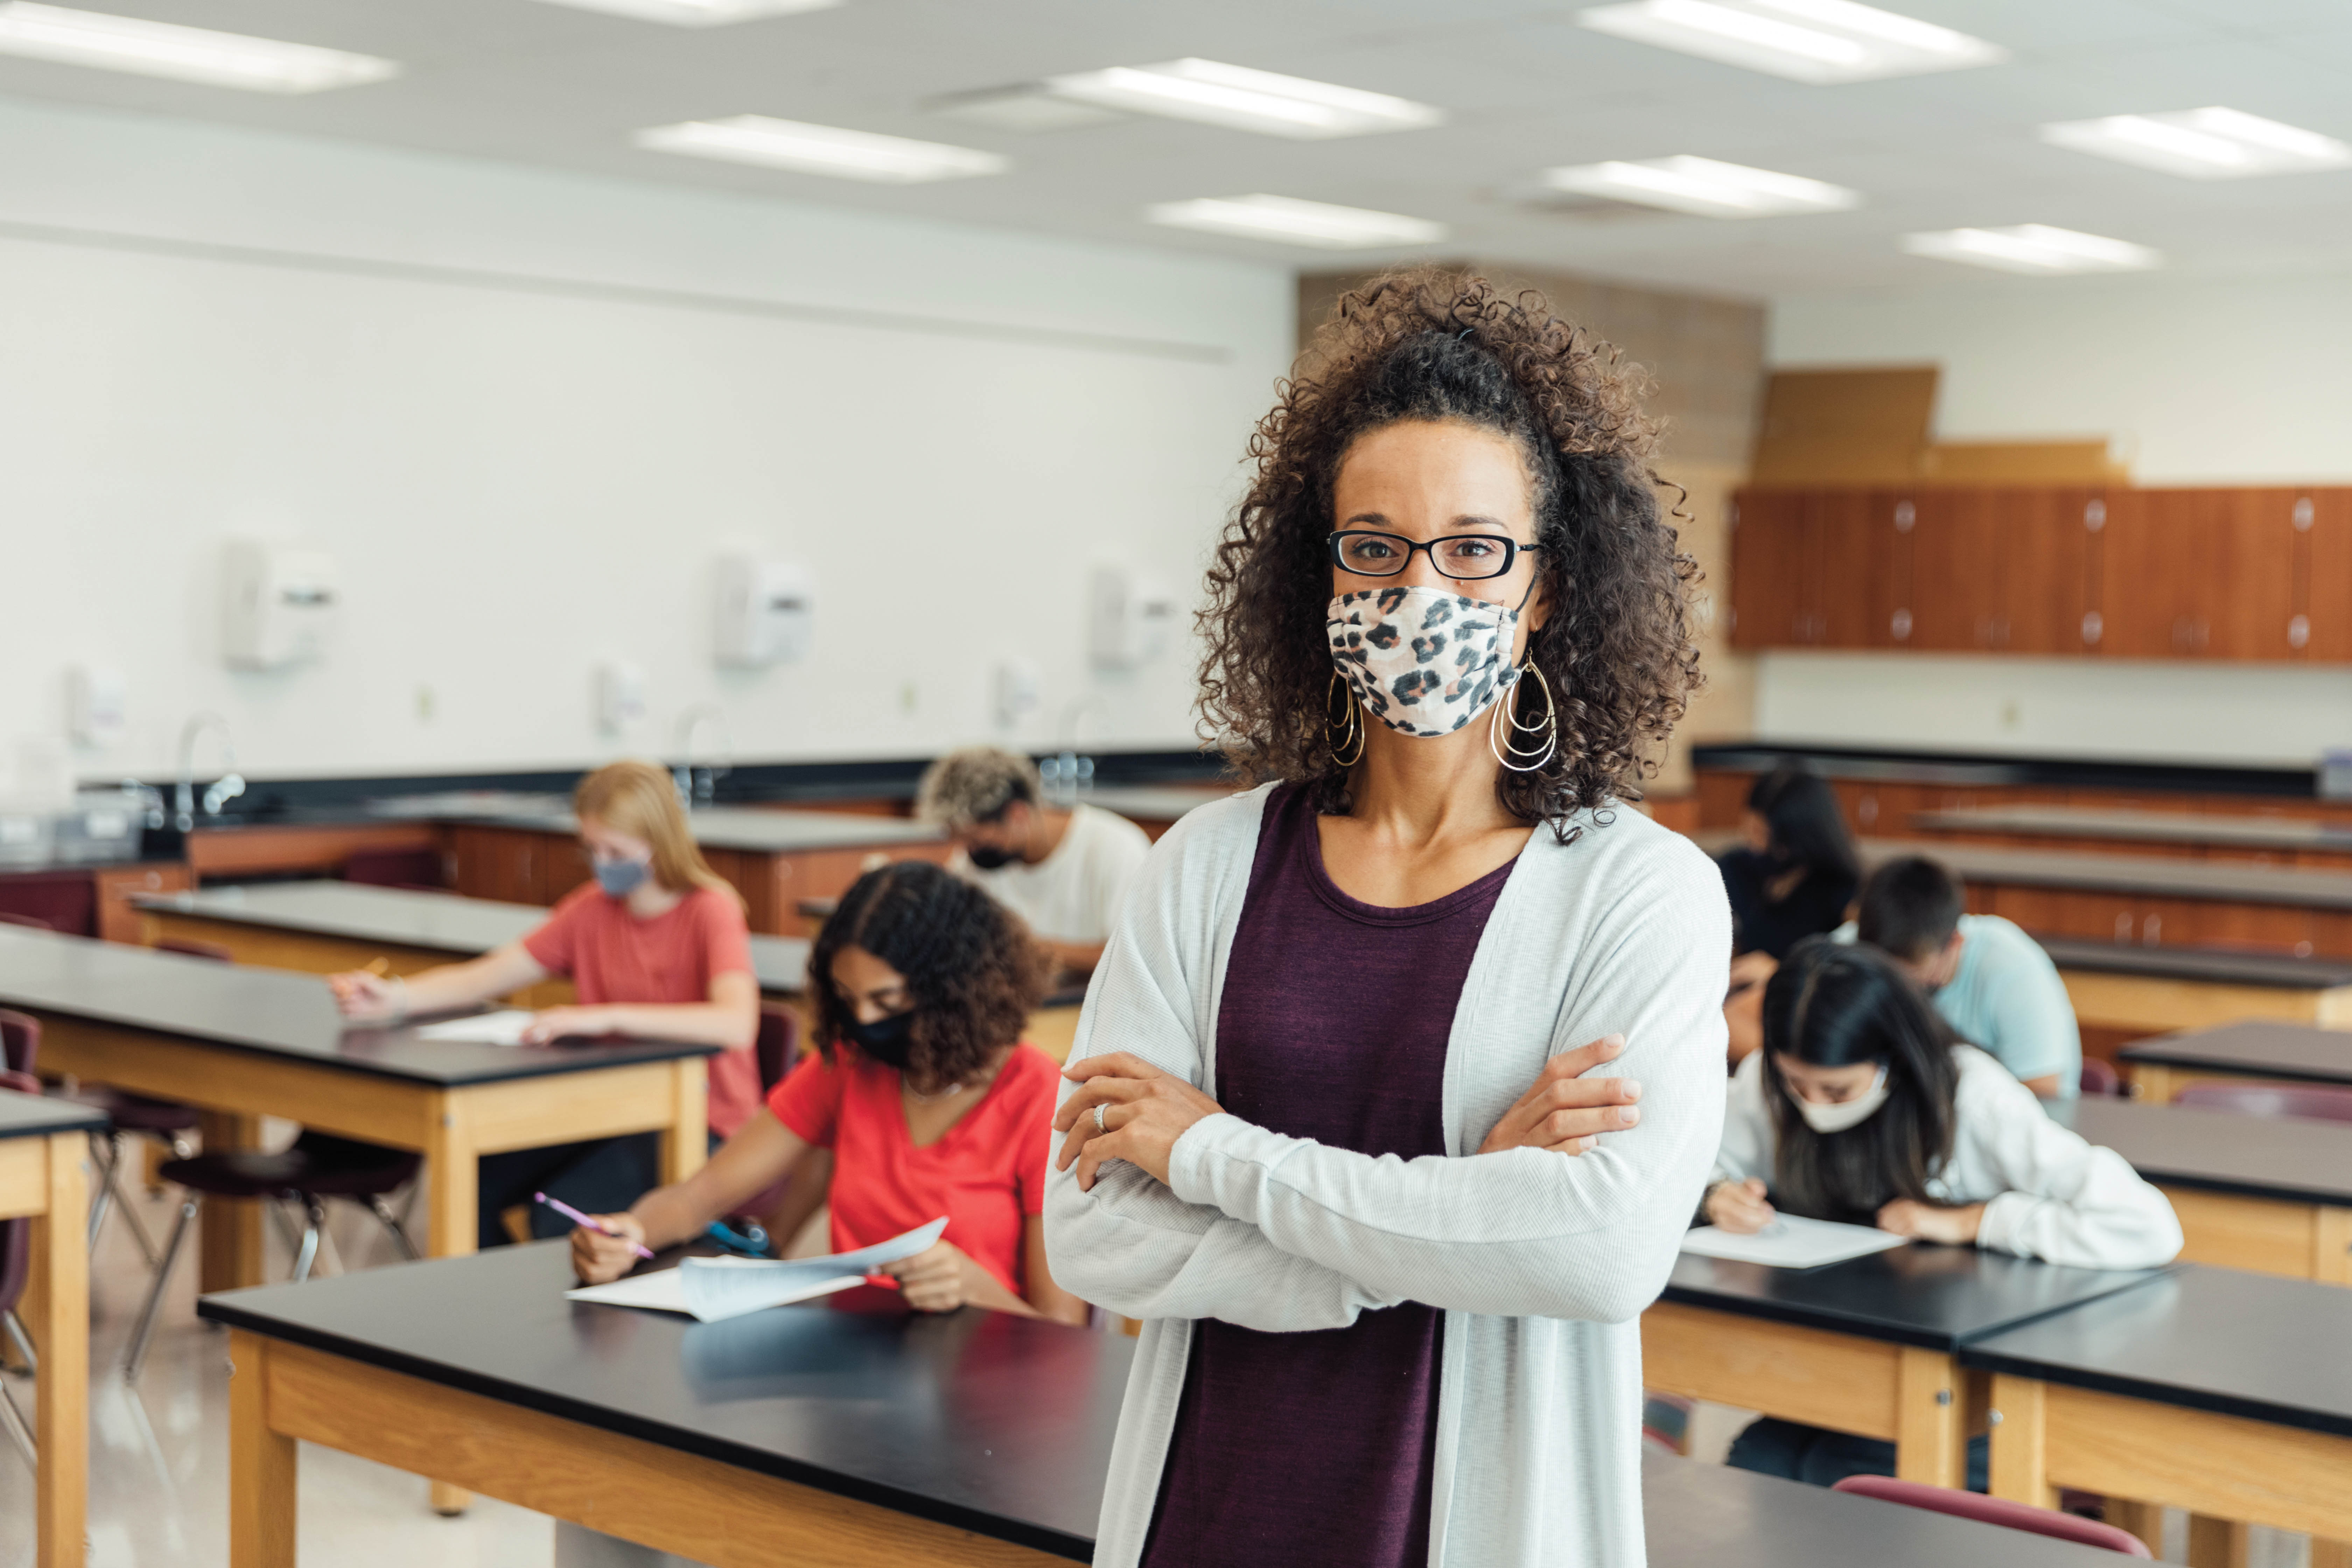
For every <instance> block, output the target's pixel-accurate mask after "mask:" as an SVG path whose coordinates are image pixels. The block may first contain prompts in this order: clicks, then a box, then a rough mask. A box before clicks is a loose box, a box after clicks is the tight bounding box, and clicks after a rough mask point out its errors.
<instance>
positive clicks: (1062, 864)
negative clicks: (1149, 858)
mask: <svg viewBox="0 0 2352 1568" xmlns="http://www.w3.org/2000/svg"><path fill="white" fill-rule="evenodd" d="M915 809H916V815H918V816H920V817H921V818H922V819H923V820H924V821H926V822H931V823H936V824H938V825H939V826H941V827H943V828H945V829H947V831H948V834H949V836H950V837H952V838H953V839H954V840H955V841H956V845H957V847H958V851H959V853H958V854H957V856H956V858H955V859H954V860H953V861H952V862H951V863H950V869H951V870H953V871H955V872H956V874H957V875H959V876H961V877H963V878H965V879H967V880H969V881H971V882H972V883H973V884H974V885H976V886H978V887H981V888H984V889H987V890H988V892H989V894H990V896H991V897H992V898H994V899H995V900H996V901H997V902H998V903H1000V904H1003V906H1004V907H1005V908H1006V909H1009V910H1012V911H1013V913H1014V914H1016V915H1019V916H1020V917H1021V918H1022V920H1024V921H1026V922H1027V923H1028V926H1029V929H1030V931H1032V932H1034V934H1035V936H1036V938H1037V940H1038V941H1039V942H1042V943H1044V944H1045V948H1046V950H1047V951H1048V952H1051V953H1052V954H1053V957H1054V962H1055V965H1056V966H1057V967H1058V968H1059V969H1061V970H1062V971H1063V972H1064V973H1067V974H1072V975H1076V976H1080V977H1084V976H1086V975H1089V974H1092V973H1094V972H1095V965H1097V963H1101V962H1102V954H1103V943H1104V942H1107V941H1108V939H1109V937H1110V928H1111V922H1112V921H1113V920H1115V919H1116V918H1117V917H1118V909H1119V905H1120V904H1121V903H1122V902H1124V901H1125V900H1126V898H1127V889H1128V884H1129V883H1130V882H1132V881H1133V880H1134V879H1135V873H1136V872H1137V870H1138V869H1139V868H1141V866H1142V865H1143V858H1144V857H1145V856H1146V855H1147V854H1149V853H1150V850H1151V840H1150V838H1149V837H1146V836H1145V834H1144V831H1143V829H1141V828H1140V827H1138V826H1136V825H1135V824H1133V823H1132V822H1129V821H1128V820H1127V818H1125V817H1123V816H1116V815H1114V814H1113V813H1111V812H1108V811H1104V810H1102V809H1100V808H1099V807H1097V806H1092V805H1073V806H1071V807H1070V808H1069V809H1068V810H1063V809H1062V808H1061V807H1059V806H1055V805H1047V804H1046V803H1045V788H1044V785H1043V783H1042V781H1040V780H1039V778H1038V776H1037V768H1036V765H1035V764H1034V763H1031V762H1030V760H1029V759H1028V758H1026V757H1024V756H1019V755H1016V754H1015V753H1013V752H1004V751H999V750H998V749H997V748H995V747H993V746H972V747H969V748H967V749H966V750H963V751H961V752H950V753H948V754H947V755H946V756H944V757H941V758H940V760H939V761H938V762H936V763H932V764H931V766H930V769H929V772H927V773H924V774H923V782H922V784H921V786H920V787H919V790H918V792H917V795H916V803H915Z"/></svg>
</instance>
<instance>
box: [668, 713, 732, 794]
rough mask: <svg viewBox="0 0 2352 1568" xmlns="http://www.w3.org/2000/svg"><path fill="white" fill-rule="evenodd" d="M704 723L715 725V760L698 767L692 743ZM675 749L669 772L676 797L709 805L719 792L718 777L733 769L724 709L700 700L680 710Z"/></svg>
mask: <svg viewBox="0 0 2352 1568" xmlns="http://www.w3.org/2000/svg"><path fill="white" fill-rule="evenodd" d="M705 724H710V725H715V726H717V727H718V730H719V750H718V752H717V757H718V761H717V762H715V763H705V764H703V765H702V766H701V767H696V766H695V765H694V756H695V752H694V743H695V742H696V741H697V740H698V739H699V738H700V736H701V734H702V727H703V726H704V725H705ZM677 750H678V756H679V759H680V760H679V762H678V764H677V767H676V768H674V769H672V770H671V774H670V776H671V777H672V778H674V779H676V780H677V798H678V799H679V800H681V801H684V802H685V803H686V804H687V805H689V806H691V805H694V804H695V803H696V802H697V801H699V802H701V803H702V804H704V805H709V803H710V801H711V799H712V798H713V797H714V796H716V795H717V794H718V793H719V780H720V779H722V778H724V777H725V776H726V775H727V774H729V773H733V772H734V771H735V738H734V736H733V735H731V734H730V733H729V732H728V729H727V715H726V713H725V711H724V710H721V709H720V708H719V705H718V704H717V703H715V702H703V703H698V704H697V705H696V706H694V707H692V708H689V709H688V710H686V711H685V712H683V713H681V714H679V715H678V720H677Z"/></svg>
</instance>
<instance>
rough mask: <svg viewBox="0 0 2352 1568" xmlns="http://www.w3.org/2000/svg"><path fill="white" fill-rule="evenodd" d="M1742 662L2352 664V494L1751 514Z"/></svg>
mask: <svg viewBox="0 0 2352 1568" xmlns="http://www.w3.org/2000/svg"><path fill="white" fill-rule="evenodd" d="M1734 516H1735V525H1736V526H1735V530H1734V532H1733V536H1732V552H1731V579H1732V580H1731V595H1730V598H1731V605H1732V609H1733V622H1732V637H1731V641H1732V645H1733V646H1734V647H1741V648H1772V647H1807V648H1916V649H1918V650H1920V651H1921V652H1933V653H1994V654H2002V653H2007V654H2026V655H2034V656H2040V657H2045V658H2046V657H2052V656H2061V655H2083V654H2103V655H2108V656H2112V657H2116V658H2228V659H2274V660H2282V661H2290V660H2305V661H2317V662H2341V663H2352V489H2343V488H2336V489H2315V488H2310V487H2304V488H2285V487H2271V488H2250V489H2148V490H2139V489H2126V488H2122V487H2096V486H2079V485H2078V486H2066V485H2034V486H1953V485H1946V486H1937V487H1915V488H1908V489H1863V488H1852V489H1819V490H1800V489H1770V490H1748V491H1744V492H1742V494H1741V495H1740V497H1739V498H1738V510H1737V511H1736V512H1735V514H1734Z"/></svg>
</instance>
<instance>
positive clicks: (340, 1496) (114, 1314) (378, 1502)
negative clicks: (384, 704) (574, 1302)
mask: <svg viewBox="0 0 2352 1568" xmlns="http://www.w3.org/2000/svg"><path fill="white" fill-rule="evenodd" d="M132 1198H133V1203H134V1205H135V1206H136V1209H137V1212H138V1214H139V1217H140V1219H141V1221H142V1223H143V1224H144V1225H145V1226H146V1227H147V1230H148V1234H149V1235H150V1236H151V1237H153V1238H154V1240H155V1242H156V1243H157V1245H158V1246H159V1247H160V1246H161V1245H162V1243H163V1239H164V1237H166V1236H167V1235H168V1234H169V1231H170V1227H171V1222H172V1218H173V1213H174V1212H175V1211H174V1207H173V1202H172V1200H171V1199H170V1198H168V1197H167V1198H153V1199H151V1198H149V1197H147V1196H146V1195H145V1194H143V1193H142V1192H140V1191H139V1190H138V1189H136V1188H135V1187H134V1188H133V1193H132ZM330 1237H331V1247H328V1248H325V1249H322V1257H321V1262H320V1272H321V1273H328V1272H333V1271H335V1270H337V1269H339V1268H351V1269H359V1268H377V1267H381V1266H383V1265H384V1264H387V1263H390V1262H392V1261H393V1260H394V1251H393V1247H392V1244H391V1242H390V1241H389V1240H388V1239H387V1238H385V1237H384V1236H383V1231H382V1230H381V1229H380V1228H379V1227H378V1226H377V1225H376V1223H375V1221H374V1220H373V1218H372V1217H370V1216H369V1215H366V1214H365V1213H363V1212H362V1211H360V1210H358V1209H356V1208H354V1207H352V1206H351V1205H341V1204H339V1205H334V1206H333V1209H332V1217H331V1222H330ZM809 1239H810V1241H811V1244H812V1245H814V1244H815V1240H816V1238H815V1237H811V1238H809ZM268 1245H269V1247H270V1276H269V1277H270V1278H271V1279H284V1278H285V1277H286V1274H287V1272H288V1270H289V1268H290V1266H291V1250H290V1248H289V1247H287V1246H286V1244H285V1240H284V1238H283V1237H281V1236H279V1235H278V1233H277V1231H276V1229H275V1227H270V1228H269V1230H268ZM193 1254H194V1246H193V1243H192V1244H191V1246H190V1248H189V1255H188V1256H184V1257H183V1258H181V1260H180V1267H179V1268H178V1270H177V1272H176V1276H175V1278H174V1279H173V1286H172V1290H171V1293H170V1295H169V1296H168V1297H167V1298H166V1299H165V1301H164V1306H163V1313H162V1316H161V1318H160V1319H159V1321H158V1326H157V1328H156V1331H155V1338H154V1343H153V1346H152V1349H151V1350H150V1351H149V1352H148V1357H147V1365H146V1369H145V1371H144V1372H143V1373H142V1375H141V1378H140V1381H139V1384H138V1386H137V1387H136V1388H135V1389H133V1388H132V1387H131V1386H130V1385H128V1384H125V1383H124V1382H123V1380H122V1376H121V1360H122V1352H123V1350H124V1347H125V1346H126V1345H127V1343H128V1342H129V1340H130V1337H131V1327H132V1325H133V1323H134V1321H136V1319H137V1317H138V1312H139V1306H140V1302H141V1300H142V1298H143V1293H144V1291H145V1289H146V1288H147V1281H148V1279H149V1278H150V1275H149V1271H148V1268H147V1265H146V1262H145V1259H144V1258H142V1255H141V1253H140V1251H139V1248H138V1246H137V1243H136V1242H135V1241H134V1240H133V1239H132V1238H131V1233H130V1231H129V1229H128V1228H127V1227H126V1226H123V1225H122V1223H121V1220H120V1218H119V1217H110V1219H109V1220H108V1222H107V1228H106V1234H105V1235H104V1237H101V1238H100V1247H99V1251H98V1256H97V1257H96V1258H95V1259H94V1260H93V1262H92V1267H91V1281H90V1295H91V1324H90V1363H91V1367H90V1499H89V1542H90V1557H89V1563H90V1568H226V1563H227V1561H228V1452H227V1434H228V1342H227V1337H226V1335H225V1334H223V1333H220V1332H218V1331H215V1330H213V1329H211V1328H209V1327H207V1326H205V1324H203V1323H200V1322H198V1321H196V1316H195V1295H196V1291H195V1268H194V1256H193ZM0 1385H5V1388H6V1390H7V1392H8V1394H10V1396H11V1397H13V1398H14V1399H15V1401H16V1406H17V1408H18V1409H19V1410H21V1411H23V1412H25V1414H26V1417H27V1418H28V1419H29V1417H30V1415H31V1413H32V1408H33V1384H32V1383H31V1381H30V1380H29V1379H27V1378H25V1377H22V1376H20V1375H16V1374H13V1373H0ZM1745 1421H1746V1415H1745V1413H1744V1412H1738V1411H1731V1410H1728V1409H1726V1408H1725V1407H1723V1406H1719V1405H1702V1406H1701V1407H1700V1408H1699V1410H1698V1412H1697V1413H1696V1418H1695V1419H1694V1421H1693V1423H1692V1429H1691V1446H1692V1449H1693V1452H1694V1454H1695V1456H1696V1457H1698V1458H1706V1459H1712V1460H1717V1461H1720V1459H1721V1458H1722V1454H1723V1450H1724V1449H1725V1448H1727V1447H1729V1445H1730V1442H1731V1439H1732V1437H1734V1436H1737V1435H1738V1429H1739V1427H1740V1426H1743V1425H1745ZM300 1462H301V1477H302V1491H301V1505H300V1542H299V1545H300V1553H301V1560H302V1562H304V1563H308V1564H312V1565H314V1568H316V1565H331V1568H416V1565H418V1564H425V1563H430V1564H433V1565H435V1568H586V1565H587V1564H588V1563H591V1562H595V1563H599V1565H600V1568H601V1563H602V1562H603V1561H604V1558H603V1557H602V1556H601V1555H600V1553H599V1552H597V1551H596V1549H594V1548H593V1546H591V1545H588V1544H586V1543H583V1542H578V1541H573V1542H568V1543H567V1550H565V1551H564V1552H562V1563H559V1554H558V1551H557V1545H556V1531H555V1526H554V1523H553V1521H551V1520H549V1519H547V1518H546V1517H545V1516H543V1515H541V1514H536V1513H532V1512H530V1510H527V1509H520V1508H516V1507H513V1506H511V1505H510V1504H507V1503H502V1502H499V1501H496V1500H491V1499H488V1498H478V1499H476V1500H475V1501H474V1504H473V1506H472V1508H471V1509H469V1510H467V1513H466V1514H465V1516H464V1517H462V1518H459V1519H442V1518H439V1517H437V1516H436V1514H434V1512H433V1511H432V1510H431V1509H430V1508H428V1507H427V1506H426V1504H425V1483H424V1482H423V1481H421V1480H419V1479H416V1478H415V1477H414V1476H409V1475H404V1474H402V1473H401V1472H399V1471H397V1470H388V1469H385V1468H383V1467H382V1466H380V1465H373V1464H370V1463H369V1462H367V1461H366V1460H364V1459H355V1458H351V1457H350V1456H349V1455H345V1454H339V1453H336V1452H334V1451H333V1450H331V1449H327V1448H319V1447H312V1446H311V1445H310V1444H307V1443H306V1444H304V1445H303V1446H302V1453H301V1461H300ZM31 1513H32V1470H31V1468H30V1466H28V1465H27V1464H26V1460H25V1456H24V1454H23V1452H22V1451H21V1450H20V1449H18V1448H17V1447H16V1445H15V1444H14V1443H11V1442H9V1441H7V1440H6V1439H5V1437H0V1568H27V1565H29V1564H30V1563H32V1561H33V1541H32V1531H31V1530H30V1528H29V1526H28V1524H27V1522H26V1521H29V1520H30V1518H31ZM2168 1524H2169V1526H2170V1528H2169V1529H2168V1531H2167V1539H2166V1547H2167V1550H2166V1552H2165V1553H2164V1556H2165V1559H2166V1560H2167V1561H2168V1562H2173V1563H2179V1562H2183V1561H2185V1546H2186V1540H2187V1521H2186V1519H2185V1518H2184V1517H2182V1516H2179V1515H2178V1514H2175V1515H2174V1516H2172V1517H2171V1518H2170V1519H2169V1520H2168ZM620 1560H621V1559H618V1558H615V1559H614V1562H615V1563H617V1562H619V1561H620ZM632 1560H633V1561H642V1560H640V1559H632ZM2306 1562H2307V1554H2306V1549H2305V1542H2304V1540H2303V1538H2302V1537H2300V1536H2292V1535H2286V1534H2283V1533H2281V1532H2279V1531H2269V1530H2257V1531H2254V1539H2253V1552H2252V1563H2251V1564H2250V1565H2249V1568H2305V1563H2306Z"/></svg>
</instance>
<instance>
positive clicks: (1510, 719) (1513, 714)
mask: <svg viewBox="0 0 2352 1568" xmlns="http://www.w3.org/2000/svg"><path fill="white" fill-rule="evenodd" d="M1519 673H1520V674H1521V675H1522V676H1528V675H1532V676H1534V677H1535V678H1536V685H1537V687H1538V689H1541V690H1542V692H1543V699H1544V721H1543V725H1542V729H1543V731H1544V743H1543V745H1542V746H1541V747H1540V748H1538V747H1535V746H1525V747H1522V746H1521V745H1520V744H1519V740H1518V737H1519V732H1520V731H1526V732H1527V733H1528V734H1530V735H1532V734H1535V733H1536V732H1537V726H1535V725H1533V724H1522V723H1520V722H1519V684H1520V683H1519V682H1518V681H1516V680H1515V681H1513V682H1511V689H1509V690H1508V691H1506V692H1505V693H1503V697H1502V700H1500V701H1498V702H1496V704H1495V717H1494V718H1493V720H1492V721H1489V722H1488V724H1487V725H1486V749H1487V750H1488V751H1490V752H1494V753H1495V760H1496V762H1498V763H1502V764H1503V766H1505V767H1507V768H1508V769H1509V770H1510V771H1511V772H1513V773H1535V772H1537V771H1538V770H1539V769H1541V768H1542V767H1543V765H1544V764H1545V763H1549V762H1550V761H1551V758H1552V753H1553V752H1556V751H1558V750H1559V709H1558V708H1556V707H1554V706H1553V705H1552V700H1551V682H1550V681H1549V680H1546V679H1544V672H1543V671H1542V670H1540V669H1538V668H1536V661H1535V658H1534V656H1533V655H1532V654H1531V655H1529V656H1528V658H1527V660H1526V661H1525V662H1524V663H1522V664H1521V665H1520V666H1519ZM1506 722H1507V723H1508V724H1509V726H1510V728H1509V730H1508V731H1506V730H1505V729H1504V725H1505V723H1506ZM1506 752H1508V753H1509V754H1508V755H1505V753H1506ZM1513 757H1533V758H1535V761H1533V762H1531V763H1519V762H1514V761H1512V760H1511V759H1512V758H1513Z"/></svg>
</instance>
